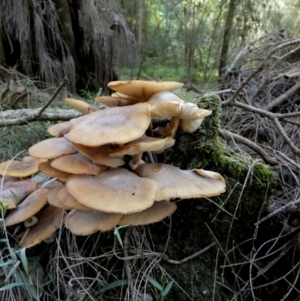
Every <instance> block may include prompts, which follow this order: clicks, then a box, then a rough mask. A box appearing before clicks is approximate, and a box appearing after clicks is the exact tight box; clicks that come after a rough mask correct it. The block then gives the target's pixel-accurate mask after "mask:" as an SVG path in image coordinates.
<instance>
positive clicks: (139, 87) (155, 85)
mask: <svg viewBox="0 0 300 301" xmlns="http://www.w3.org/2000/svg"><path fill="white" fill-rule="evenodd" d="M107 86H108V87H109V88H110V89H112V90H114V91H117V92H121V93H124V94H126V95H129V96H130V97H132V98H134V99H138V100H139V101H147V100H149V98H150V97H151V96H152V95H153V94H155V93H157V92H161V91H173V90H176V89H179V88H181V87H182V86H183V83H178V82H172V81H166V82H154V81H152V82H151V81H142V80H131V81H113V82H110V83H108V85H107Z"/></svg>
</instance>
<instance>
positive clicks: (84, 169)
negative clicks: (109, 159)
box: [51, 153, 108, 175]
mask: <svg viewBox="0 0 300 301" xmlns="http://www.w3.org/2000/svg"><path fill="white" fill-rule="evenodd" d="M51 166H52V167H54V168H55V169H58V170H60V171H63V172H67V173H71V174H87V175H98V174H99V173H100V172H103V171H105V170H107V168H108V167H107V166H104V165H99V164H95V163H93V162H92V160H91V159H90V158H88V157H86V156H84V155H83V154H81V153H77V154H72V155H66V156H62V157H59V158H56V159H54V160H53V161H52V162H51Z"/></svg>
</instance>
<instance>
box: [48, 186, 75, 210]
mask: <svg viewBox="0 0 300 301" xmlns="http://www.w3.org/2000/svg"><path fill="white" fill-rule="evenodd" d="M61 188H62V186H60V187H56V188H53V189H51V190H50V191H49V192H48V193H47V201H48V203H49V204H50V205H52V206H55V207H57V208H61V209H65V210H71V209H73V208H71V207H69V206H68V205H66V204H65V203H63V202H61V201H60V199H59V198H58V196H57V193H58V191H59V190H60V189H61Z"/></svg>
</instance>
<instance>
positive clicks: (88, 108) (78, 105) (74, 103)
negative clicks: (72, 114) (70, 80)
mask: <svg viewBox="0 0 300 301" xmlns="http://www.w3.org/2000/svg"><path fill="white" fill-rule="evenodd" d="M63 100H64V102H65V103H66V104H68V105H69V106H70V107H72V108H74V109H76V110H77V111H79V112H81V113H82V114H90V113H91V112H95V111H98V110H99V109H98V108H96V107H94V106H92V105H90V104H89V103H87V102H85V101H83V100H79V99H75V98H64V99H63Z"/></svg>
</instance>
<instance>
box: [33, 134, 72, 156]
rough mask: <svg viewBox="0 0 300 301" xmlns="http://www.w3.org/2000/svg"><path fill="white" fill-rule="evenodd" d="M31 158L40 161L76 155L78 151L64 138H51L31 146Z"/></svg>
mask: <svg viewBox="0 0 300 301" xmlns="http://www.w3.org/2000/svg"><path fill="white" fill-rule="evenodd" d="M28 152H29V154H30V156H32V157H34V158H39V159H53V158H57V157H60V156H63V155H70V154H74V153H76V152H77V151H76V150H75V148H74V147H73V146H72V144H71V143H70V142H69V141H67V140H66V139H65V138H63V137H59V138H49V139H46V140H43V141H41V142H38V143H37V144H35V145H33V146H31V147H30V148H29V150H28Z"/></svg>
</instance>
